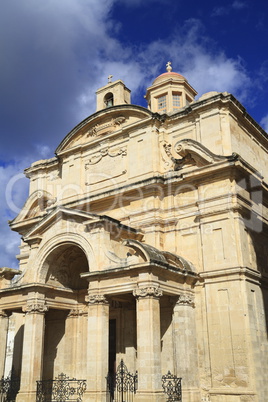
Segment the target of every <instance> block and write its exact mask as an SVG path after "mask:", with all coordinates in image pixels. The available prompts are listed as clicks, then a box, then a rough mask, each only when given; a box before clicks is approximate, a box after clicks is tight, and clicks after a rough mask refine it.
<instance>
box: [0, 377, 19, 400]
mask: <svg viewBox="0 0 268 402" xmlns="http://www.w3.org/2000/svg"><path fill="white" fill-rule="evenodd" d="M19 389H20V378H19V377H17V376H16V375H15V373H14V372H11V373H10V374H9V376H8V377H6V378H4V376H3V377H2V378H1V380H0V401H1V402H6V401H8V402H13V401H15V400H16V396H17V393H18V392H19Z"/></svg>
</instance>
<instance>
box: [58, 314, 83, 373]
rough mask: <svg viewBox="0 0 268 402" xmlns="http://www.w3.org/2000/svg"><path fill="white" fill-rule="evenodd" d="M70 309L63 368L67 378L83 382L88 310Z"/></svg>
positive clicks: (67, 320) (66, 328)
mask: <svg viewBox="0 0 268 402" xmlns="http://www.w3.org/2000/svg"><path fill="white" fill-rule="evenodd" d="M85 308H86V310H85V309H84V308H81V307H78V308H75V309H72V310H71V311H70V313H69V314H68V316H67V319H66V327H65V330H66V342H65V346H64V362H65V364H64V367H65V370H66V373H67V375H68V376H69V377H75V378H76V379H80V380H83V379H85V378H86V372H87V366H86V365H87V344H86V336H87V326H86V325H85V324H86V323H87V315H88V308H87V306H85Z"/></svg>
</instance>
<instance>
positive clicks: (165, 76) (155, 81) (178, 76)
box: [153, 71, 187, 85]
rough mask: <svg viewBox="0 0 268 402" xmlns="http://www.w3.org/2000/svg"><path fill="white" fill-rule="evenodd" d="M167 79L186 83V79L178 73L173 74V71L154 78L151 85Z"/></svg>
mask: <svg viewBox="0 0 268 402" xmlns="http://www.w3.org/2000/svg"><path fill="white" fill-rule="evenodd" d="M169 78H173V79H175V80H176V79H177V80H184V81H187V80H186V78H185V77H184V76H183V75H181V74H179V73H175V72H173V71H168V72H166V73H163V74H160V75H159V76H158V77H156V79H155V80H154V81H153V85H155V84H158V83H160V82H161V81H165V80H167V79H169Z"/></svg>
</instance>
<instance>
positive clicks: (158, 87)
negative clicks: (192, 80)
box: [145, 61, 197, 114]
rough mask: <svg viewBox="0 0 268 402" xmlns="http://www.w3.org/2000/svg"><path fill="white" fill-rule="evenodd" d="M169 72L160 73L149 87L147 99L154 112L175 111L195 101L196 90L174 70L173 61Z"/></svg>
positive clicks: (169, 64)
mask: <svg viewBox="0 0 268 402" xmlns="http://www.w3.org/2000/svg"><path fill="white" fill-rule="evenodd" d="M166 67H167V72H166V73H164V74H161V75H159V76H158V77H157V78H156V79H155V80H154V82H153V84H152V85H151V86H150V87H149V88H147V92H146V95H145V99H146V100H147V102H148V108H149V109H150V110H151V111H152V112H158V113H160V114H163V113H174V112H176V111H178V110H180V109H181V108H183V107H185V106H187V105H189V104H190V103H191V102H193V100H194V97H195V96H196V95H197V92H196V90H195V89H194V88H193V87H192V86H191V85H190V84H189V83H188V81H187V80H186V78H185V77H183V76H182V75H181V74H178V73H174V72H172V67H171V62H170V61H169V62H168V63H167V64H166Z"/></svg>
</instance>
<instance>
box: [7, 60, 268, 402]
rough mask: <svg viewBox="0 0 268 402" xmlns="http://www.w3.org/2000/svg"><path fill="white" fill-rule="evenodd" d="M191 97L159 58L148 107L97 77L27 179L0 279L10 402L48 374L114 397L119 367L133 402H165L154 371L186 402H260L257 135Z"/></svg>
mask: <svg viewBox="0 0 268 402" xmlns="http://www.w3.org/2000/svg"><path fill="white" fill-rule="evenodd" d="M196 95H197V93H196V91H195V90H194V88H193V87H192V86H191V85H190V84H189V83H188V81H187V79H186V78H185V77H183V76H182V75H180V74H178V73H175V72H173V71H172V69H171V66H170V63H168V64H167V71H166V72H165V73H163V74H161V75H159V76H158V77H157V78H156V79H155V80H154V81H153V83H152V85H151V86H150V87H149V88H148V89H147V92H146V100H147V102H148V108H144V107H141V106H136V105H133V104H131V100H130V90H129V89H128V88H126V86H125V84H124V83H123V82H122V81H121V80H117V81H114V82H112V81H111V77H110V78H109V82H108V84H107V85H106V86H104V87H103V88H101V89H99V90H98V91H97V111H96V113H94V114H93V115H91V116H89V117H88V118H86V119H85V120H84V121H82V122H81V123H80V124H78V125H77V126H76V127H75V128H74V129H73V130H72V131H71V132H70V133H69V134H68V135H67V136H66V137H65V138H64V139H63V140H62V142H61V143H60V144H59V146H58V147H57V149H56V152H55V155H56V156H55V157H53V158H51V159H47V160H40V161H38V162H35V163H33V164H32V165H31V166H30V167H29V168H27V169H26V171H25V173H26V176H27V177H28V178H29V180H30V193H29V198H28V199H27V201H26V203H25V206H24V207H23V209H22V210H21V212H20V213H19V215H18V216H17V217H16V218H15V219H14V220H13V221H12V222H10V227H11V229H12V230H15V231H17V232H18V233H20V235H21V236H22V242H21V246H20V254H19V255H18V259H19V262H20V271H19V273H18V272H17V271H14V270H11V269H8V268H2V269H1V271H0V275H1V281H0V323H1V326H0V333H1V343H0V376H2V375H3V376H4V377H7V376H8V375H9V372H10V370H11V369H12V370H13V371H14V372H16V374H17V375H18V377H19V378H20V386H19V391H18V393H17V396H16V401H20V402H26V401H27V402H30V401H31V402H32V401H35V400H36V384H37V383H36V381H44V380H49V379H50V380H51V379H55V378H58V376H59V375H60V374H61V373H64V375H66V376H68V378H75V379H83V380H86V389H84V390H83V391H84V392H83V396H82V400H83V401H97V402H103V401H108V400H112V397H111V396H110V395H109V392H108V391H107V375H108V373H109V372H110V373H112V372H114V371H115V369H116V368H117V367H118V365H119V363H120V361H121V359H123V361H124V364H125V365H126V367H127V369H128V370H129V372H130V373H135V372H136V370H137V384H136V388H137V389H136V393H135V394H133V395H132V400H133V401H144V402H146V401H147V402H149V401H150V402H152V401H166V400H167V394H166V393H164V392H163V388H162V376H163V375H166V374H167V372H168V371H170V372H171V373H172V374H173V375H174V376H177V377H182V400H183V401H184V402H197V401H213V402H227V401H228V402H229V401H230V402H242V401H243V402H246V401H254V402H257V401H259V402H265V401H267V395H268V389H267V381H266V373H267V364H268V359H267V357H268V356H267V311H268V310H267V303H268V297H267V285H268V282H267V275H268V266H267V259H268V251H267V250H268V247H267V236H268V231H267V219H268V210H267V206H268V198H267V195H268V191H267V190H268V188H267V181H268V159H267V150H268V137H267V133H266V132H265V131H264V130H263V129H262V128H261V127H260V126H259V125H258V124H257V123H256V122H255V121H254V120H253V119H252V118H251V117H250V116H249V115H248V114H247V112H246V110H245V108H244V107H243V106H242V105H241V104H240V103H239V102H238V100H237V99H235V98H234V96H232V95H231V94H229V93H227V92H223V93H218V92H209V93H206V94H204V95H202V96H201V97H199V98H196ZM109 398H111V399H109ZM40 400H41V399H40ZM42 400H43V399H42ZM47 400H52V397H51V399H47ZM115 400H116V399H115Z"/></svg>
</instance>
